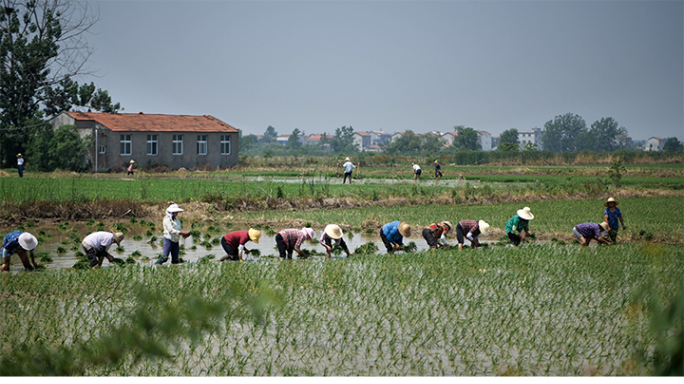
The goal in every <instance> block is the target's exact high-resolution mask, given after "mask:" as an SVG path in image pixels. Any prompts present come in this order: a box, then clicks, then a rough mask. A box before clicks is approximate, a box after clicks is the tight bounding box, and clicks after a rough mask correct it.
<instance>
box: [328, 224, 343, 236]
mask: <svg viewBox="0 0 684 384" xmlns="http://www.w3.org/2000/svg"><path fill="white" fill-rule="evenodd" d="M325 234H326V235H328V236H330V237H332V238H333V239H335V240H337V239H341V238H342V236H343V235H344V232H342V228H340V226H339V225H337V224H330V225H328V226H327V227H325Z"/></svg>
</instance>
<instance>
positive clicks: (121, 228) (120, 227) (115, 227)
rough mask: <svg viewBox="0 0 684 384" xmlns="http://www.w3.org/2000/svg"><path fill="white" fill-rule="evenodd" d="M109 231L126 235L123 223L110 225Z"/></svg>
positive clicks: (126, 229)
mask: <svg viewBox="0 0 684 384" xmlns="http://www.w3.org/2000/svg"><path fill="white" fill-rule="evenodd" d="M110 229H111V230H112V232H121V233H124V234H125V233H128V228H126V226H125V225H124V224H123V223H120V222H117V223H114V224H112V226H111V227H110Z"/></svg>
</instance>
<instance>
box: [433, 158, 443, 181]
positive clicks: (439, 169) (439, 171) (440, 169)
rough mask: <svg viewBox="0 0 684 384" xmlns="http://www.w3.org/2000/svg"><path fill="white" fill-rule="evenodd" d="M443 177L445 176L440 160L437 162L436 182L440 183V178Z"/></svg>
mask: <svg viewBox="0 0 684 384" xmlns="http://www.w3.org/2000/svg"><path fill="white" fill-rule="evenodd" d="M442 176H444V174H443V173H442V166H441V165H440V164H439V160H435V181H439V178H440V177H442Z"/></svg>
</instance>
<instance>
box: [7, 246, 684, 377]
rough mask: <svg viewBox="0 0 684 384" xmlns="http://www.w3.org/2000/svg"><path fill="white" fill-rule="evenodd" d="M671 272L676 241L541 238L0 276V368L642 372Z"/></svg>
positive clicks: (658, 337)
mask: <svg viewBox="0 0 684 384" xmlns="http://www.w3.org/2000/svg"><path fill="white" fill-rule="evenodd" d="M683 272H684V251H683V250H682V248H681V247H675V246H666V245H651V246H648V245H618V246H614V247H598V248H589V249H587V248H585V249H580V248H578V247H557V246H551V245H539V246H528V247H523V248H487V249H481V250H468V251H464V252H461V253H459V252H458V251H444V252H437V253H434V252H432V253H431V252H419V253H416V254H412V255H393V256H392V255H360V256H359V255H357V256H354V257H352V258H348V259H340V260H333V262H325V261H322V260H320V261H311V260H294V261H292V262H285V263H281V262H278V261H273V262H264V263H237V262H234V263H223V264H192V265H183V266H181V267H178V268H158V269H155V268H150V267H143V266H140V265H136V266H129V267H126V268H106V269H102V270H98V271H87V272H74V271H70V270H63V271H54V272H51V273H37V274H36V273H34V274H19V275H10V274H4V275H2V276H0V283H1V284H2V291H1V292H2V316H3V319H4V326H3V327H2V328H0V340H2V350H1V352H2V359H3V360H2V361H1V362H2V365H0V373H2V374H4V375H7V374H10V375H16V374H21V373H26V372H25V371H21V370H20V369H25V368H26V367H16V366H15V365H14V364H13V360H12V358H19V357H21V356H24V357H25V358H27V359H28V360H29V363H31V362H32V363H33V364H34V365H33V366H30V367H29V369H36V370H37V371H33V372H32V374H33V375H35V374H38V373H40V372H47V373H49V374H79V375H155V376H156V375H188V376H190V375H192V376H198V375H218V376H225V375H229V376H262V375H268V376H289V375H297V376H305V375H315V376H328V375H330V376H378V375H381V376H415V375H419V376H448V375H457V376H477V375H513V376H521V375H523V376H536V375H542V376H545V375H553V376H556V375H559V376H569V375H572V376H579V375H610V376H613V375H615V376H621V375H630V376H631V375H652V374H654V372H656V371H657V369H660V368H661V367H659V366H658V364H657V361H655V362H654V359H653V356H654V354H656V352H655V351H658V348H664V347H663V346H661V345H660V343H661V342H662V337H663V335H662V334H658V333H654V332H653V329H654V328H653V325H654V322H653V318H654V317H655V318H656V319H657V318H659V317H658V316H660V315H662V314H660V313H654V312H653V308H660V306H658V305H653V302H657V303H667V302H668V300H673V298H674V295H675V293H676V292H677V291H678V290H681V289H682V273H683ZM144 287H145V288H144ZM144 290H147V291H148V293H147V294H146V295H142V294H141V293H140V292H141V291H144ZM149 291H151V292H152V293H149ZM680 294H681V292H680ZM150 298H152V299H150ZM197 298H200V301H197ZM201 300H204V303H205V304H202V303H203V301H201ZM206 303H209V304H206ZM141 308H143V310H142V314H141V312H140V311H141ZM179 308H180V309H179ZM145 310H146V311H148V312H145ZM184 310H190V312H189V313H190V314H188V313H186V312H184ZM680 310H681V309H680ZM663 311H664V310H663ZM191 314H194V316H193V315H191ZM665 319H667V317H666V316H663V317H662V318H661V320H665ZM141 324H143V326H144V328H143V330H142V331H141V330H139V327H141ZM669 326H671V327H672V328H673V329H679V330H681V326H682V319H681V317H680V318H679V319H676V318H675V320H673V323H672V324H669ZM677 327H678V328H677ZM184 330H185V331H188V330H194V331H195V332H196V333H195V334H191V335H186V337H180V338H178V334H176V333H180V334H182V332H183V331H184ZM663 332H665V333H667V332H669V328H667V329H666V330H664V331H663ZM169 334H171V335H173V336H174V337H170V336H169ZM80 343H84V344H83V345H81V344H80ZM150 345H153V346H155V348H157V349H153V348H151V347H150ZM38 346H40V348H39V347H38ZM76 346H78V348H77V347H76ZM20 347H21V348H25V351H23V353H25V354H24V355H22V354H20V353H18V350H19V348H20ZM44 348H48V349H47V351H46V350H45V349H44ZM79 348H80V349H79ZM81 349H82V350H85V351H87V352H79V350H81ZM159 349H164V351H165V353H166V355H164V357H160V356H157V355H155V354H154V353H152V352H154V351H156V350H159ZM151 351H152V352H151ZM59 355H63V356H68V357H69V364H68V368H64V367H63V365H64V364H62V365H60V364H61V363H62V362H60V361H58V360H57V361H55V356H59ZM29 356H31V358H28V357H29ZM150 356H152V357H150ZM43 359H44V360H48V361H51V362H52V363H51V364H45V363H44V361H43ZM74 366H76V367H77V368H78V369H76V370H75V371H72V370H69V369H74ZM55 367H57V368H55ZM58 368H59V369H64V371H60V370H57V372H56V373H55V371H52V370H51V369H58ZM40 369H42V370H43V371H41V370H40Z"/></svg>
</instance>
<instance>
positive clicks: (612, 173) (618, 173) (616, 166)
mask: <svg viewBox="0 0 684 384" xmlns="http://www.w3.org/2000/svg"><path fill="white" fill-rule="evenodd" d="M626 171H627V168H625V166H624V165H622V159H621V158H619V157H617V158H615V160H613V165H611V166H610V169H609V170H608V177H610V179H611V180H612V181H613V185H615V187H616V188H619V187H620V180H621V179H622V175H623V174H624V173H625V172H626Z"/></svg>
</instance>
